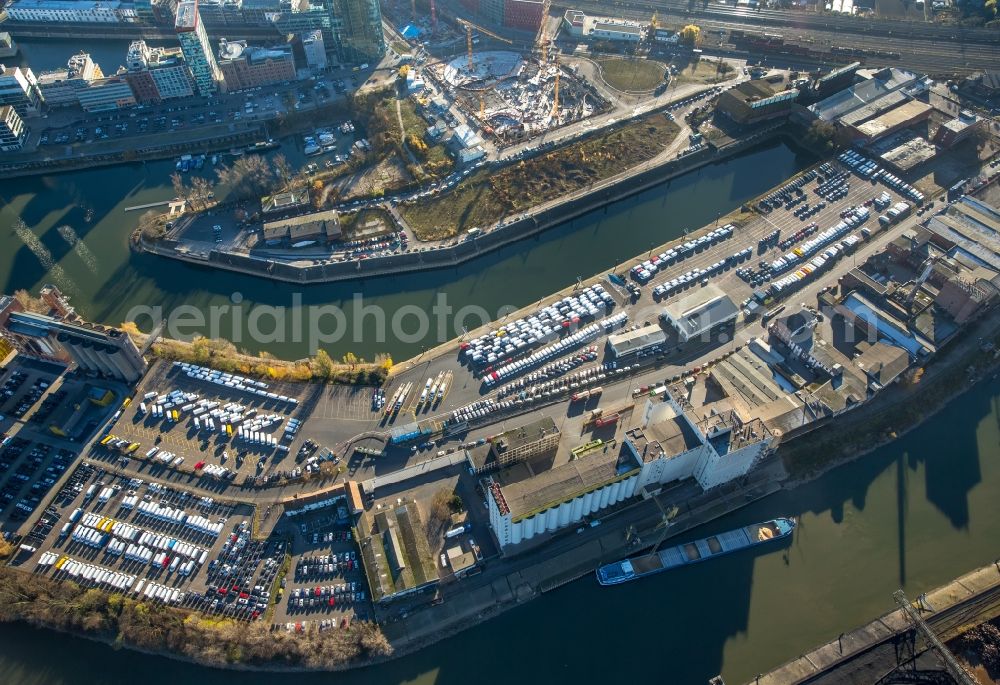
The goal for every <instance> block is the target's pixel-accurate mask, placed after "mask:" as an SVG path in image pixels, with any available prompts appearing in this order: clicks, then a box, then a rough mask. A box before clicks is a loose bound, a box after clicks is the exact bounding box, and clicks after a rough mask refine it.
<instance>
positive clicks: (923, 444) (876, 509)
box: [0, 381, 1000, 685]
mask: <svg viewBox="0 0 1000 685" xmlns="http://www.w3.org/2000/svg"><path fill="white" fill-rule="evenodd" d="M998 501H1000V384H998V383H997V382H996V381H992V382H990V381H986V382H984V383H981V384H980V385H979V386H977V387H976V388H974V389H972V390H971V391H970V392H968V393H967V394H966V395H964V396H963V397H961V398H960V399H958V400H957V401H955V402H954V403H953V404H951V405H950V406H949V407H947V408H946V409H945V410H944V411H943V412H942V413H941V414H940V415H939V416H937V417H935V418H934V419H933V420H932V421H931V422H930V423H929V424H927V425H925V426H923V427H921V428H918V429H917V430H915V431H914V432H912V433H910V434H909V435H907V436H904V437H902V438H901V439H898V440H896V441H895V442H894V443H892V444H891V445H888V446H886V447H883V448H881V449H879V450H877V451H875V452H873V453H872V454H870V455H868V456H866V457H864V458H862V459H861V460H859V461H857V462H854V463H852V464H848V465H846V466H843V467H841V468H838V469H835V470H833V471H831V472H830V473H828V474H826V475H825V476H823V477H821V478H820V479H818V480H816V481H815V482H813V483H810V484H807V485H805V486H803V487H800V488H798V489H796V490H794V491H791V492H783V493H779V494H777V495H774V496H772V497H770V498H768V499H767V500H764V501H762V502H758V503H756V504H754V505H752V506H750V507H748V508H747V509H745V510H743V511H741V512H738V513H736V514H733V515H730V516H728V517H726V518H724V519H722V520H719V521H717V522H715V523H714V524H713V525H712V526H711V530H712V531H715V530H725V529H729V528H733V527H736V526H738V525H743V524H745V523H748V522H752V521H757V520H763V519H765V518H768V517H771V516H775V515H779V514H784V515H789V514H791V515H795V516H798V517H799V518H800V526H799V528H798V530H797V531H796V533H795V537H794V540H793V542H792V543H791V545H790V546H789V547H787V548H786V549H783V550H782V549H774V548H767V547H765V548H762V549H759V550H757V551H751V552H747V553H740V554H736V555H732V556H729V557H723V558H721V559H717V560H714V561H712V562H710V563H707V564H704V565H699V566H694V567H688V568H682V569H678V570H676V571H672V572H670V573H666V574H663V575H660V576H654V577H652V578H648V579H645V580H643V581H639V582H636V583H631V584H626V585H623V586H620V587H617V588H601V587H599V586H598V585H597V582H596V581H595V580H594V579H593V578H591V577H586V578H583V579H581V580H579V581H577V582H575V583H572V584H570V585H568V586H565V587H563V588H560V589H559V590H556V591H554V592H551V593H548V594H546V595H543V596H542V597H541V598H539V599H536V600H534V601H532V602H530V603H528V604H526V605H525V606H523V607H519V608H517V609H514V610H512V611H509V612H507V613H506V614H503V615H501V616H500V617H499V618H496V619H494V620H492V621H490V622H488V623H485V624H483V625H480V626H477V627H475V628H473V629H471V630H469V631H466V632H464V633H460V634H459V635H457V636H455V637H452V638H451V639H449V640H446V641H444V642H442V643H438V644H437V645H434V646H431V647H429V648H427V649H425V650H423V651H421V652H418V653H416V654H413V655H410V656H407V657H404V658H402V659H399V660H397V661H393V662H390V663H388V664H383V665H380V666H377V667H375V668H370V669H365V670H361V671H357V672H352V673H344V674H335V675H329V674H314V675H298V674H295V675H273V674H246V673H229V672H221V671H214V670H208V669H202V668H198V667H195V666H190V665H186V664H179V663H174V662H171V661H169V660H166V659H162V658H158V657H149V656H143V655H139V654H135V653H132V652H129V651H125V650H121V651H114V650H112V649H111V648H109V647H106V646H104V645H99V644H95V643H92V642H89V641H86V640H81V639H76V638H65V637H59V638H58V639H55V636H53V635H52V634H51V633H48V632H46V631H40V630H34V629H30V628H26V627H23V626H10V625H6V626H0V682H3V683H5V685H41V684H43V683H44V684H45V685H75V684H77V683H79V684H83V683H86V684H87V685H117V684H119V683H120V684H121V685H130V684H131V683H134V682H136V680H137V679H141V680H142V682H143V683H144V685H161V684H162V685H175V684H176V683H189V682H196V683H204V684H206V685H236V684H237V683H239V684H240V685H258V684H259V685H265V684H266V685H285V684H286V683H287V684H288V685H291V684H292V683H295V685H314V684H315V685H319V684H320V683H337V684H338V685H404V684H405V685H465V684H466V683H469V682H476V683H481V684H482V685H493V684H494V683H495V684H497V685H502V684H504V683H594V682H605V683H623V682H654V683H670V684H671V685H688V684H691V685H705V684H706V683H707V681H708V679H709V678H710V677H711V676H713V675H716V674H717V673H722V674H723V676H724V677H725V679H726V682H727V683H730V685H732V684H734V683H741V682H744V681H746V680H748V679H752V678H753V676H754V675H755V674H756V673H759V672H762V671H767V670H769V669H770V668H772V667H774V666H777V665H778V664H780V663H782V662H784V661H786V660H788V659H790V658H794V657H795V656H797V655H799V654H801V653H803V652H804V651H805V650H807V649H808V648H810V647H812V646H814V645H816V644H819V643H821V642H825V641H826V640H829V639H833V638H835V637H836V636H837V635H838V634H839V633H840V632H842V631H844V630H847V629H849V628H851V627H853V626H857V625H860V624H862V623H867V622H868V621H869V620H871V619H872V618H874V617H875V616H877V615H879V614H881V613H883V612H885V611H888V610H889V609H891V608H892V607H893V602H892V592H893V591H895V590H896V589H897V588H899V587H903V588H905V589H906V590H907V592H908V593H909V594H910V596H911V597H913V596H916V595H917V594H919V593H920V592H922V591H924V590H927V589H929V588H931V587H934V586H936V585H939V584H942V583H944V582H945V581H947V580H949V579H951V578H953V577H955V576H958V575H960V574H962V573H964V572H965V571H968V570H971V569H972V568H975V567H978V566H981V565H983V564H987V563H989V562H991V561H992V560H993V559H995V558H996V557H997V555H998V548H997V541H998V540H1000V517H997V515H996V514H997V504H996V503H997V502H998ZM706 532H708V530H707V529H704V530H700V531H695V532H692V533H691V535H690V536H691V537H701V536H702V535H704V534H706Z"/></svg>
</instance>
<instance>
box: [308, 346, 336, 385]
mask: <svg viewBox="0 0 1000 685" xmlns="http://www.w3.org/2000/svg"><path fill="white" fill-rule="evenodd" d="M312 366H313V370H314V373H315V375H317V376H319V377H320V378H332V377H333V372H334V363H333V359H331V358H330V354H329V353H328V352H327V351H326V350H324V349H319V350H316V354H315V355H313V358H312Z"/></svg>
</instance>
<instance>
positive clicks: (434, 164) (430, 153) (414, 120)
mask: <svg viewBox="0 0 1000 685" xmlns="http://www.w3.org/2000/svg"><path fill="white" fill-rule="evenodd" d="M399 113H400V116H401V117H402V119H403V128H404V129H405V130H404V134H405V136H406V137H407V140H408V143H409V141H412V140H413V138H414V137H415V138H417V139H419V140H420V141H421V142H422V143H423V146H422V147H421V146H420V145H414V144H412V143H409V147H410V151H411V152H413V153H414V154H415V155H416V156H417V158H418V159H419V160H420V163H421V167H423V170H424V172H425V174H426V175H427V176H428V177H430V178H431V179H437V178H443V177H445V176H447V175H448V174H450V173H451V171H452V169H454V168H455V160H454V159H452V157H451V155H449V154H448V149H447V147H445V144H444V142H438V143H433V144H431V143H430V142H429V141H428V140H427V136H426V135H425V134H426V132H427V126H428V124H427V122H426V121H425V120H424V118H423V117H421V116H420V113H419V112H417V103H416V102H414V100H413V98H406V99H405V100H402V101H400V103H399ZM415 148H416V149H415ZM425 180H426V179H425Z"/></svg>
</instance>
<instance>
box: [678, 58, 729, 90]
mask: <svg viewBox="0 0 1000 685" xmlns="http://www.w3.org/2000/svg"><path fill="white" fill-rule="evenodd" d="M719 64H720V63H719V61H717V60H714V59H699V60H697V61H694V62H691V63H689V64H686V65H684V66H683V67H682V66H680V65H679V64H678V65H677V76H675V77H674V81H675V82H676V83H678V84H680V83H704V84H711V83H718V82H719V81H725V80H726V79H729V78H732V68H729V69H728V71H727V70H726V67H721V68H720V66H719ZM722 64H725V62H723V63H722Z"/></svg>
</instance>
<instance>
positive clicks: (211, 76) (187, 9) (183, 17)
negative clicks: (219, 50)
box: [174, 0, 225, 96]
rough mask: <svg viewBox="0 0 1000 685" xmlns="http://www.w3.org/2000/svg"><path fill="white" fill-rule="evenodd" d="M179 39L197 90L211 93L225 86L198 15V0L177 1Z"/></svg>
mask: <svg viewBox="0 0 1000 685" xmlns="http://www.w3.org/2000/svg"><path fill="white" fill-rule="evenodd" d="M174 29H175V30H176V31H177V40H178V41H179V42H180V44H181V51H182V52H183V53H184V59H185V61H187V65H188V68H189V69H190V70H191V75H192V76H193V77H194V82H195V86H196V87H197V89H198V94H199V95H202V96H207V95H212V94H214V93H215V92H216V91H218V90H219V89H220V88H223V89H224V87H225V84H224V82H223V80H222V71H221V70H220V69H219V65H218V64H217V63H216V61H215V55H214V54H213V52H212V46H211V45H210V44H209V42H208V34H207V33H205V26H204V25H203V24H202V22H201V17H200V16H199V15H198V0H185V1H184V2H181V3H180V4H178V5H177V18H176V21H175V22H174Z"/></svg>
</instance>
